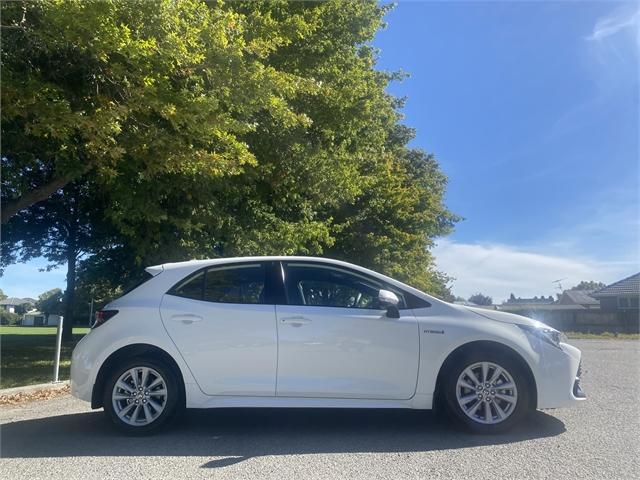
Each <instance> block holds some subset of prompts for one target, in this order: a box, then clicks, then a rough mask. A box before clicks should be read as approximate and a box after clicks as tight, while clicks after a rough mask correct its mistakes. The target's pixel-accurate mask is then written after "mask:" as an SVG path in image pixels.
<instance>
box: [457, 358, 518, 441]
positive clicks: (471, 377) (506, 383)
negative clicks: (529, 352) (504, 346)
mask: <svg viewBox="0 0 640 480" xmlns="http://www.w3.org/2000/svg"><path fill="white" fill-rule="evenodd" d="M446 375H447V376H446V381H445V400H446V404H447V409H448V411H449V412H450V413H451V414H452V416H453V417H454V418H455V419H456V420H458V421H459V422H460V423H462V424H463V425H464V426H466V427H467V428H469V429H471V430H472V431H474V432H476V433H498V432H503V431H505V430H507V429H509V428H511V427H512V426H513V425H515V424H516V423H518V422H519V421H520V420H522V418H523V417H524V416H526V414H527V413H528V411H529V405H530V401H529V398H530V393H529V385H528V383H527V379H526V376H525V373H524V371H523V370H522V367H521V365H520V364H519V362H516V361H514V359H513V358H512V357H511V356H509V355H505V354H502V353H499V352H487V353H482V352H472V353H469V354H466V355H463V356H462V357H461V358H459V359H458V360H457V361H456V362H455V364H454V365H453V367H452V368H450V369H449V371H448V372H447V374H446Z"/></svg>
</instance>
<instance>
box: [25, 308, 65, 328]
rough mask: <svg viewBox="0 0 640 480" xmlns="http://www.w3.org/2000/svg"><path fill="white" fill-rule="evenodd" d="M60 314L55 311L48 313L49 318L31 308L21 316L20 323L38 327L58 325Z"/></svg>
mask: <svg viewBox="0 0 640 480" xmlns="http://www.w3.org/2000/svg"><path fill="white" fill-rule="evenodd" d="M61 317H62V315H58V314H55V313H50V314H49V318H47V316H46V315H45V314H44V313H42V312H39V311H38V310H31V311H30V312H27V313H25V314H24V316H23V317H22V325H26V326H30V327H40V326H46V325H58V324H59V323H60V318H61Z"/></svg>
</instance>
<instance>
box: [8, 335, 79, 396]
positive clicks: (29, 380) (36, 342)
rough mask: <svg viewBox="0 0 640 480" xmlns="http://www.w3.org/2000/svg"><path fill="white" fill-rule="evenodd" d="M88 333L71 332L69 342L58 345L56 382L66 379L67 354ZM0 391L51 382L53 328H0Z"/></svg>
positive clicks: (53, 343)
mask: <svg viewBox="0 0 640 480" xmlns="http://www.w3.org/2000/svg"><path fill="white" fill-rule="evenodd" d="M88 331H89V329H88V328H74V329H73V339H72V340H70V341H67V342H62V351H61V353H60V380H67V379H68V378H69V369H70V367H71V352H72V351H73V347H75V345H76V343H78V342H79V341H80V339H81V338H82V337H83V336H84V335H85V334H86V333H87V332H88ZM0 349H1V350H0V388H11V387H21V386H24V385H33V384H36V383H46V382H50V381H52V380H53V358H54V356H55V353H56V328H55V327H10V326H2V327H0Z"/></svg>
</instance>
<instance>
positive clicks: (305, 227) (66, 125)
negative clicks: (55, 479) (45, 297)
mask: <svg viewBox="0 0 640 480" xmlns="http://www.w3.org/2000/svg"><path fill="white" fill-rule="evenodd" d="M27 5H28V8H27V15H26V17H25V18H26V20H25V22H24V25H22V26H21V27H20V28H16V29H15V30H11V31H9V32H8V33H5V32H4V31H3V42H4V41H6V44H7V45H10V46H11V48H10V49H8V50H10V51H6V52H5V50H7V49H6V48H5V49H4V50H3V55H4V56H3V68H4V71H8V72H9V74H8V76H7V77H6V78H7V79H8V80H7V82H8V83H7V85H8V88H7V89H6V92H5V89H3V92H2V102H3V127H2V128H3V139H2V142H3V145H2V147H3V151H4V152H7V153H6V156H7V158H6V159H3V162H4V163H5V172H6V173H5V177H7V178H9V179H10V180H9V182H8V188H6V189H4V190H3V200H16V199H19V198H21V197H23V196H25V195H28V194H27V193H26V192H27V191H28V190H29V189H30V188H31V187H29V185H31V186H33V185H36V188H40V187H44V186H46V185H47V182H49V183H50V182H51V181H53V180H55V179H60V178H62V179H64V178H66V177H65V175H67V174H69V173H71V174H72V178H73V180H71V181H70V182H67V183H65V187H64V188H63V189H62V191H61V192H59V193H58V195H60V196H61V198H60V199H59V200H60V208H59V209H58V210H56V209H55V208H45V207H43V208H45V209H46V211H47V212H49V211H51V212H60V215H59V214H58V213H55V214H54V213H52V216H54V217H61V216H62V215H61V213H62V211H64V210H66V208H65V207H64V205H69V202H70V200H71V198H73V197H72V196H71V195H69V194H68V193H67V191H68V190H69V189H72V188H75V189H80V190H81V192H82V194H81V195H80V200H82V202H80V203H77V205H79V207H78V208H76V210H77V211H78V212H79V213H78V217H79V218H80V219H81V220H80V221H79V222H80V223H81V224H84V225H88V227H87V230H86V235H85V237H84V240H78V245H79V244H82V247H78V248H76V251H77V252H83V254H82V255H78V256H77V258H80V257H82V261H81V262H80V264H79V278H78V299H79V301H80V302H81V303H82V304H83V305H84V304H87V305H88V303H87V302H88V301H89V299H90V298H94V299H96V300H97V301H98V303H100V302H102V301H105V300H106V299H108V298H109V296H111V295H113V294H117V293H118V292H120V291H121V289H122V287H123V285H124V284H126V283H128V282H129V281H133V280H135V279H136V278H135V277H136V276H137V275H138V273H137V272H139V271H140V270H141V267H143V266H146V265H151V264H157V263H165V262H167V261H180V260H185V259H190V258H209V257H216V256H234V255H261V254H303V255H326V256H331V257H336V258H341V259H344V260H347V261H351V262H354V263H358V264H361V265H364V266H367V267H370V268H373V269H376V270H378V271H381V272H383V273H386V274H388V275H391V276H394V277H396V278H399V279H401V280H404V281H406V282H407V283H409V284H411V285H414V286H416V287H418V288H421V289H424V290H426V291H428V292H430V293H433V294H435V295H438V296H441V297H443V298H448V297H449V296H450V292H449V291H448V288H447V284H448V282H449V280H450V279H449V278H448V277H446V275H444V274H442V273H439V272H437V271H436V270H435V268H434V262H433V258H432V256H431V254H430V252H429V248H430V247H431V246H432V245H433V239H434V238H436V237H438V236H441V235H445V234H447V233H448V232H449V231H450V230H451V228H452V227H453V224H454V223H455V221H456V220H457V217H455V216H454V215H452V214H451V213H450V212H449V211H448V210H447V209H446V207H445V206H444V203H443V198H444V191H445V187H446V178H445V176H444V175H443V174H442V172H441V171H440V170H439V167H438V164H437V162H436V160H435V159H434V158H433V156H431V155H428V154H426V153H424V152H422V151H419V150H413V149H410V148H408V147H407V144H408V142H409V141H410V140H411V139H412V137H413V131H412V130H411V129H409V128H407V127H404V126H403V125H401V123H400V121H401V114H400V113H399V108H400V107H401V106H402V102H400V101H398V100H397V99H395V98H393V97H392V96H391V95H389V94H388V93H387V92H386V89H387V87H388V85H389V83H390V82H391V81H394V80H397V79H399V78H400V75H397V74H392V73H388V72H383V71H379V70H376V69H375V64H376V55H377V52H376V51H375V50H374V49H373V48H372V47H371V46H370V45H369V43H370V42H371V40H372V39H373V37H374V35H375V33H376V32H377V31H378V30H379V29H380V28H381V27H382V26H383V23H382V21H383V16H384V14H385V12H386V11H387V9H388V7H385V6H380V5H379V4H378V3H377V2H375V1H362V2H338V1H329V2H287V1H279V0H274V1H269V2H228V3H223V2H209V3H204V2H200V1H196V0H189V1H184V2H171V1H168V0H166V1H162V2H146V1H142V0H141V1H135V2H134V1H97V2H79V1H77V2H76V1H65V2H61V1H60V2H58V1H46V2H38V3H29V2H28V3H27ZM2 9H3V16H4V22H5V23H14V24H16V25H21V18H22V12H21V4H18V5H13V4H11V5H5V4H3V6H2ZM45 66H46V68H45ZM22 85H28V89H27V90H26V91H28V92H29V94H28V95H26V97H25V98H19V97H20V96H21V95H23V93H22V92H23V90H21V88H22V87H21V86H22ZM10 103H11V106H10V107H9V108H7V109H6V111H5V109H4V105H5V104H6V105H9V104H10ZM14 103H15V105H13V104H14ZM5 133H6V134H5ZM24 145H33V146H34V147H33V148H31V147H30V148H29V149H26V148H23V147H22V146H24ZM25 151H29V154H28V155H26V154H24V153H23V152H25ZM85 192H86V195H85ZM54 197H55V195H54ZM49 201H50V200H47V202H49ZM47 202H43V203H42V205H46V203H47ZM82 205H85V206H86V208H85V207H83V206H82ZM35 209H36V208H35V207H31V208H30V209H29V210H28V211H35ZM69 211H71V209H69ZM46 216H47V214H46V212H40V213H38V215H37V216H35V217H34V216H32V217H29V218H28V219H27V220H25V218H27V217H28V214H26V213H24V212H22V213H20V215H18V216H16V217H14V219H12V220H11V222H9V225H11V224H12V223H13V224H15V228H14V227H12V228H14V230H10V231H11V232H14V233H11V238H14V239H15V241H16V242H17V243H16V244H19V245H20V248H22V249H23V250H21V251H20V252H17V251H16V249H15V248H14V249H13V250H12V249H11V248H9V249H8V251H9V252H11V251H13V252H14V253H13V258H10V259H9V261H16V260H20V259H24V258H25V252H27V251H28V250H25V249H28V248H31V247H30V245H36V246H35V247H34V248H33V250H32V251H33V252H34V253H35V252H38V251H43V247H42V242H40V243H39V242H38V240H37V238H36V237H37V236H36V235H35V234H28V235H27V234H25V233H24V232H25V231H26V227H25V224H32V223H34V222H35V223H37V222H39V221H40V220H41V219H42V218H44V217H46ZM16 219H18V220H16ZM45 223H47V224H48V225H49V226H48V227H47V228H48V230H47V231H50V232H53V237H56V238H62V243H63V244H64V245H66V246H68V244H69V242H68V241H67V240H65V239H64V237H65V236H66V234H65V232H64V229H63V228H62V227H58V226H57V225H58V224H59V222H57V221H56V220H55V219H54V218H49V219H48V220H47V221H46V222H45ZM53 237H52V236H48V237H47V238H48V239H52V238H53ZM67 237H68V236H67ZM21 238H22V239H25V238H29V241H28V242H24V241H23V242H22V243H20V239H21ZM52 242H53V240H47V242H46V243H47V244H51V243H52ZM5 245H6V243H5V242H4V241H3V246H5ZM67 254H69V252H67ZM3 255H4V256H5V257H6V256H7V255H5V253H4V252H3ZM52 258H53V257H52ZM52 261H53V262H54V263H55V262H56V260H55V259H53V260H52ZM83 308H84V307H83ZM78 313H79V314H80V312H78ZM85 313H86V312H84V310H83V311H82V316H83V315H84V314H85ZM87 315H88V313H87Z"/></svg>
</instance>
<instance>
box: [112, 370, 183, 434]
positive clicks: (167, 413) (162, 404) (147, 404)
mask: <svg viewBox="0 0 640 480" xmlns="http://www.w3.org/2000/svg"><path fill="white" fill-rule="evenodd" d="M103 395H104V396H103V405H104V411H105V413H106V414H107V416H108V417H109V419H110V420H111V421H112V423H113V424H114V425H115V426H116V427H117V428H118V429H119V430H121V431H124V432H126V433H131V434H149V433H152V432H156V431H158V430H159V429H160V428H161V427H163V426H165V425H166V424H167V423H168V422H169V421H170V420H171V419H172V418H173V417H174V416H175V415H176V413H178V411H179V410H180V405H182V401H181V398H180V396H181V390H180V388H179V385H178V379H177V377H176V375H175V373H174V372H173V370H172V369H171V368H169V367H167V366H166V365H165V364H163V363H162V362H159V361H156V360H151V359H145V358H131V359H128V360H126V361H125V362H123V363H121V364H120V365H118V367H117V368H114V369H113V372H111V375H109V376H108V378H107V380H106V383H105V387H104V393H103Z"/></svg>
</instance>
